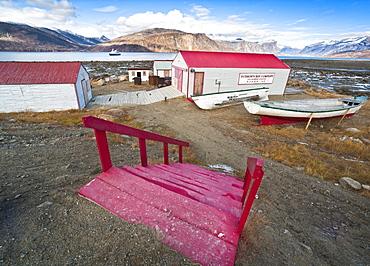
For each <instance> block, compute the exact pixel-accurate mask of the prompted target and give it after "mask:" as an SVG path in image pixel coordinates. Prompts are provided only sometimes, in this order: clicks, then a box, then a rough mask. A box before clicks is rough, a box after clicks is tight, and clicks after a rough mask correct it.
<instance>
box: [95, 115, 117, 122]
mask: <svg viewBox="0 0 370 266" xmlns="http://www.w3.org/2000/svg"><path fill="white" fill-rule="evenodd" d="M98 117H99V118H101V119H104V120H108V121H111V122H114V121H115V120H116V119H117V118H116V117H115V116H112V115H107V114H100V115H98Z"/></svg>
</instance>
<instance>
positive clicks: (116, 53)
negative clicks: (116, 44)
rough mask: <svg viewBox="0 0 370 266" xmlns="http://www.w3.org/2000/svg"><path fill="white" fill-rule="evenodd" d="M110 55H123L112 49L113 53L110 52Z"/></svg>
mask: <svg viewBox="0 0 370 266" xmlns="http://www.w3.org/2000/svg"><path fill="white" fill-rule="evenodd" d="M109 55H113V56H114V55H121V53H120V52H118V51H117V50H116V49H112V51H110V52H109Z"/></svg>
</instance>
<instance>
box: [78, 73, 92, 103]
mask: <svg viewBox="0 0 370 266" xmlns="http://www.w3.org/2000/svg"><path fill="white" fill-rule="evenodd" d="M76 97H77V99H76V101H78V106H79V109H83V108H84V107H85V106H86V105H87V103H88V102H89V101H90V99H91V98H92V90H91V84H90V79H89V74H88V73H87V71H86V70H85V69H84V68H83V67H81V68H80V71H79V73H78V77H77V81H76Z"/></svg>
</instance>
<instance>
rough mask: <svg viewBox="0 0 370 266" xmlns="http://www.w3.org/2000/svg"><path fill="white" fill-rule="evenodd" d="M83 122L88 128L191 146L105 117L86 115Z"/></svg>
mask: <svg viewBox="0 0 370 266" xmlns="http://www.w3.org/2000/svg"><path fill="white" fill-rule="evenodd" d="M82 121H83V124H84V126H85V127H88V128H95V129H98V130H102V131H108V132H113V133H118V134H121V135H127V136H132V137H137V138H143V139H147V140H154V141H159V142H165V143H168V144H174V145H180V146H184V147H189V143H188V142H185V141H181V140H177V139H173V138H169V137H165V136H162V135H158V134H154V133H151V132H148V131H144V130H140V129H136V128H133V127H128V126H125V125H122V124H118V123H114V122H111V121H107V120H104V119H100V118H97V117H93V116H85V117H83V118H82Z"/></svg>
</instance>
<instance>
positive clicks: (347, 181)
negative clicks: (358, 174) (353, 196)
mask: <svg viewBox="0 0 370 266" xmlns="http://www.w3.org/2000/svg"><path fill="white" fill-rule="evenodd" d="M339 184H341V185H342V186H343V187H345V188H349V189H353V190H361V189H362V185H361V183H360V182H358V181H356V180H354V179H352V178H350V177H342V178H340V179H339Z"/></svg>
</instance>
